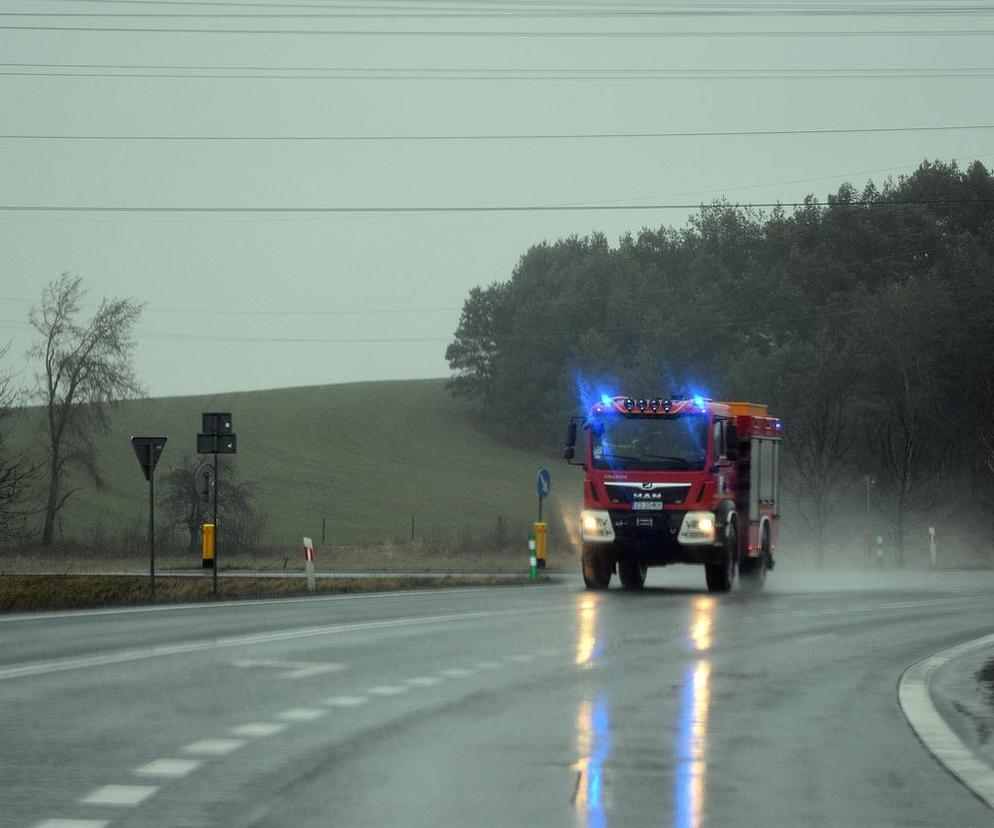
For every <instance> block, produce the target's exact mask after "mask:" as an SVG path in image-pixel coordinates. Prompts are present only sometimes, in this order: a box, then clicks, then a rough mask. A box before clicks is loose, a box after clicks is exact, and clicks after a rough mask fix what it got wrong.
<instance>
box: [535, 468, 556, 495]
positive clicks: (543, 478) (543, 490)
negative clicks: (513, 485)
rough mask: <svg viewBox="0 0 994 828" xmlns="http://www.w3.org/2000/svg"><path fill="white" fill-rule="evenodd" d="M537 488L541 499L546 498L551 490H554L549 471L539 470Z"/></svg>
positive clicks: (536, 481)
mask: <svg viewBox="0 0 994 828" xmlns="http://www.w3.org/2000/svg"><path fill="white" fill-rule="evenodd" d="M535 487H536V488H537V489H538V496H539V497H546V496H547V495H548V494H549V489H551V488H552V475H550V474H549V470H548V469H546V468H541V469H539V470H538V477H537V478H536V479H535Z"/></svg>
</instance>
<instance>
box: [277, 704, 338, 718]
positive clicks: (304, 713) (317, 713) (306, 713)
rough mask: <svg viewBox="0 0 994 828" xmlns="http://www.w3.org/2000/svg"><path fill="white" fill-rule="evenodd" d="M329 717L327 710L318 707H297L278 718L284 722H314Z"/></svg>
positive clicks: (278, 715)
mask: <svg viewBox="0 0 994 828" xmlns="http://www.w3.org/2000/svg"><path fill="white" fill-rule="evenodd" d="M327 715H328V711H327V710H319V709H318V708H316V707H295V708H293V709H291V710H284V711H283V712H282V713H278V714H277V716H276V718H277V719H282V720H283V721H284V722H313V721H314V720H315V719H320V718H321V717H322V716H327Z"/></svg>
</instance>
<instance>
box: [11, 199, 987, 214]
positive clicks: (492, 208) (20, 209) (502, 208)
mask: <svg viewBox="0 0 994 828" xmlns="http://www.w3.org/2000/svg"><path fill="white" fill-rule="evenodd" d="M930 204H934V205H957V204H974V205H981V204H994V199H981V198H977V199H901V200H895V201H883V200H853V201H846V202H833V203H832V204H831V205H829V204H822V203H820V202H803V201H794V202H789V201H788V202H783V201H769V202H755V203H749V204H735V205H729V206H734V207H738V208H741V209H773V208H778V207H780V208H783V207H787V208H802V207H828V206H832V207H907V206H916V205H930ZM700 207H701V204H700V203H696V204H692V203H685V204H583V205H580V204H571V205H563V204H558V205H555V204H513V205H485V206H484V205H481V206H470V205H452V206H442V207H275V206H273V207H230V206H229V207H216V206H215V207H206V206H201V207H192V206H172V207H165V206H154V207H151V206H144V207H143V206H124V205H120V206H98V205H64V204H62V205H55V204H46V205H40V204H33V205H28V204H20V205H16V204H3V205H0V212H4V213H146V214H152V213H201V214H217V213H234V214H259V213H277V214H307V213H314V214H329V215H334V214H349V213H353V214H360V215H361V214H365V213H381V214H432V213H569V212H623V211H629V210H636V211H645V210H697V209H699V208H700Z"/></svg>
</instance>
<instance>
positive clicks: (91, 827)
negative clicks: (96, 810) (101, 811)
mask: <svg viewBox="0 0 994 828" xmlns="http://www.w3.org/2000/svg"><path fill="white" fill-rule="evenodd" d="M108 825H110V820H106V819H46V820H45V821H44V822H39V823H38V824H37V825H36V826H35V828H107V826H108Z"/></svg>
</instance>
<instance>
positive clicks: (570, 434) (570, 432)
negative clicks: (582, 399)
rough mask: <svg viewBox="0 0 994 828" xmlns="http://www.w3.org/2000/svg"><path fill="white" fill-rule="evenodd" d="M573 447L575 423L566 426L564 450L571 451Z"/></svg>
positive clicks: (574, 443) (574, 442)
mask: <svg viewBox="0 0 994 828" xmlns="http://www.w3.org/2000/svg"><path fill="white" fill-rule="evenodd" d="M575 445H576V423H570V424H569V425H568V426H566V448H567V449H572V448H573V446H575ZM571 454H572V452H571ZM567 459H568V458H567Z"/></svg>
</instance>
